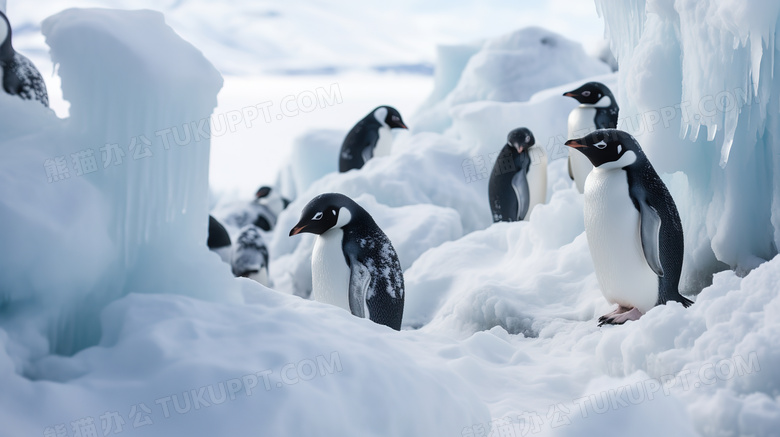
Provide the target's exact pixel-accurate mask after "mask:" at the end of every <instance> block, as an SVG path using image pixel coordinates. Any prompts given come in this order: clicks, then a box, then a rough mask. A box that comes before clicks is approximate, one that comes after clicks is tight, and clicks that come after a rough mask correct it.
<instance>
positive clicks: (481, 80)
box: [413, 27, 610, 132]
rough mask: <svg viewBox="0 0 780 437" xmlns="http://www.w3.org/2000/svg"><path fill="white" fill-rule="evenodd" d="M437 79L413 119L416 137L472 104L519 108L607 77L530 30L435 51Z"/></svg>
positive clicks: (570, 47)
mask: <svg viewBox="0 0 780 437" xmlns="http://www.w3.org/2000/svg"><path fill="white" fill-rule="evenodd" d="M439 64H440V65H441V73H437V85H436V87H435V89H434V92H433V94H432V95H431V97H429V99H428V100H427V101H426V103H425V105H424V106H423V107H422V108H421V109H420V111H419V113H418V114H417V118H418V120H417V123H416V124H415V126H414V127H413V129H414V130H415V131H416V132H421V131H432V132H443V131H444V130H446V129H447V128H448V127H449V126H450V123H451V118H450V116H449V110H450V109H451V108H453V107H456V106H457V105H461V104H465V103H470V102H476V101H498V102H522V101H526V100H528V99H529V98H530V97H531V96H532V95H533V94H534V93H536V92H538V91H542V90H545V89H548V88H551V87H554V86H556V85H562V84H564V83H570V82H573V81H576V80H579V79H584V78H586V77H590V76H596V75H599V74H606V73H609V72H610V68H609V66H607V65H606V64H604V63H603V62H601V61H599V60H597V59H595V58H593V57H591V56H589V55H587V54H586V53H585V51H584V50H583V49H582V46H581V45H580V44H578V43H576V42H574V41H570V40H568V39H566V38H563V37H562V36H560V35H558V34H556V33H554V32H551V31H549V30H546V29H542V28H537V27H528V28H525V29H520V30H517V31H515V32H512V33H509V34H506V35H502V36H500V37H497V38H494V39H490V40H487V41H485V42H484V43H482V44H469V45H464V46H461V47H445V48H441V49H440V50H439Z"/></svg>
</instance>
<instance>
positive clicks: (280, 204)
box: [254, 186, 290, 227]
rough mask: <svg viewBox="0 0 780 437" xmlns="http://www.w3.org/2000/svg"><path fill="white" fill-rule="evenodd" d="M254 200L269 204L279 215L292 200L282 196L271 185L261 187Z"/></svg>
mask: <svg viewBox="0 0 780 437" xmlns="http://www.w3.org/2000/svg"><path fill="white" fill-rule="evenodd" d="M254 201H255V203H257V204H259V205H265V206H267V207H268V208H270V209H271V212H273V213H274V214H276V215H279V214H280V213H281V212H282V211H283V210H284V209H285V208H287V206H288V205H289V204H290V201H289V200H287V199H285V198H284V197H282V195H281V194H279V192H278V190H273V189H272V188H271V187H269V186H262V187H260V188H259V189H258V190H257V192H256V193H255V200H254ZM261 227H262V226H261Z"/></svg>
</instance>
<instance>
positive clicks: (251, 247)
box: [230, 225, 269, 286]
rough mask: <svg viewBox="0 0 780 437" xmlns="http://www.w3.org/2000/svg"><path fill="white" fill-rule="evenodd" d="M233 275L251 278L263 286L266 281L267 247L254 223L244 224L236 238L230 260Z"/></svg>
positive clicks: (266, 284) (267, 282)
mask: <svg viewBox="0 0 780 437" xmlns="http://www.w3.org/2000/svg"><path fill="white" fill-rule="evenodd" d="M230 267H231V269H232V271H233V275H234V276H237V277H244V278H249V279H253V280H255V281H257V282H259V283H261V284H263V285H265V286H268V285H269V281H268V248H267V247H266V245H265V241H264V240H263V235H262V233H261V231H260V228H258V227H257V226H255V225H249V226H246V227H245V228H243V229H242V230H241V233H240V234H239V236H238V239H237V240H236V244H235V247H234V248H233V256H232V258H231V261H230Z"/></svg>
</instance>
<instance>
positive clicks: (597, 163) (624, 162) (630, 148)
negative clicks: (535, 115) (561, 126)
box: [566, 129, 645, 169]
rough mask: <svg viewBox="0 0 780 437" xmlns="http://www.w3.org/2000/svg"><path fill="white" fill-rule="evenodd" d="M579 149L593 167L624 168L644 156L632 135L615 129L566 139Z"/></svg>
mask: <svg viewBox="0 0 780 437" xmlns="http://www.w3.org/2000/svg"><path fill="white" fill-rule="evenodd" d="M566 145H567V146H569V147H571V148H574V149H577V150H579V151H580V152H582V154H583V155H585V156H586V157H587V158H588V159H589V160H590V162H591V163H592V164H593V166H594V167H598V168H603V169H612V168H624V167H627V166H629V165H631V164H634V163H635V162H637V160H639V159H643V158H644V156H645V155H644V152H642V148H641V147H639V143H637V142H636V140H635V139H634V137H632V136H631V135H630V134H628V133H626V132H623V131H622V130H617V129H599V130H597V131H594V132H591V133H589V134H588V135H585V136H584V137H582V138H578V139H574V140H569V141H566Z"/></svg>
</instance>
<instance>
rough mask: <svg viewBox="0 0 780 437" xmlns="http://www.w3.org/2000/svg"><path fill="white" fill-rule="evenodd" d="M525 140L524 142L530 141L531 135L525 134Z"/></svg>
mask: <svg viewBox="0 0 780 437" xmlns="http://www.w3.org/2000/svg"><path fill="white" fill-rule="evenodd" d="M525 142H526V143H530V142H531V137H529V136H528V135H526V136H525Z"/></svg>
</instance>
